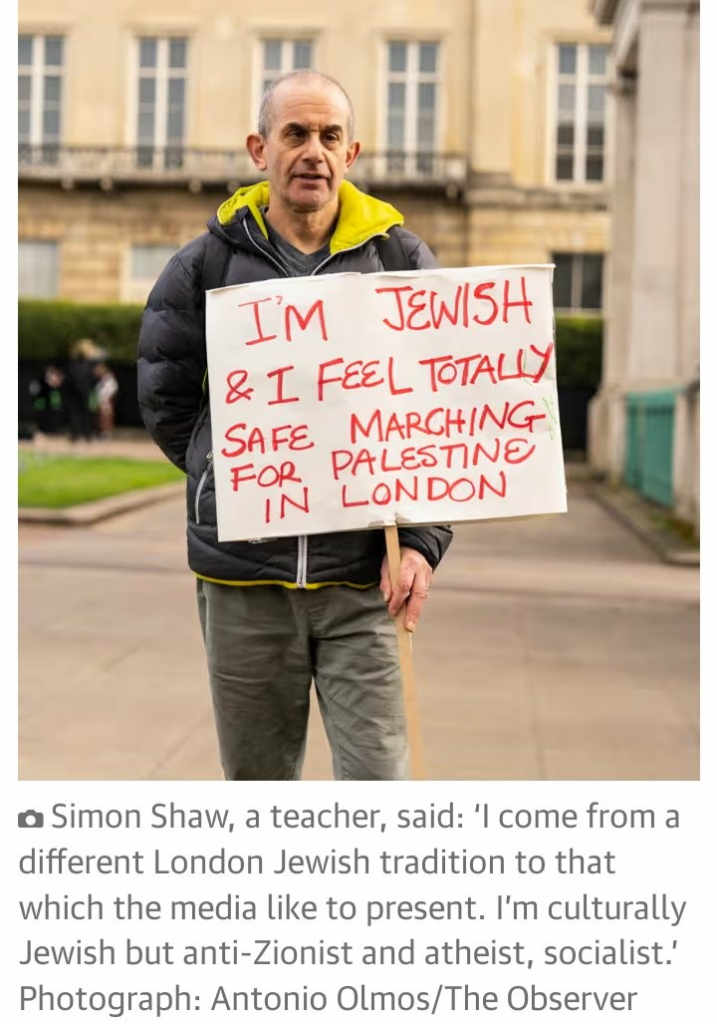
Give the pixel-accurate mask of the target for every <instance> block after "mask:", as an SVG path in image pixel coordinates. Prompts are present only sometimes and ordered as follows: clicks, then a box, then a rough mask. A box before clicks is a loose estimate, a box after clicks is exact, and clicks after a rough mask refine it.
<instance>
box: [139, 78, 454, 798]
mask: <svg viewBox="0 0 717 1024" xmlns="http://www.w3.org/2000/svg"><path fill="white" fill-rule="evenodd" d="M359 148H360V146H359V143H358V142H357V141H355V140H354V139H353V110H352V106H351V102H350V100H349V98H348V96H347V95H346V93H345V92H344V90H343V88H342V87H341V86H340V85H339V84H338V83H337V82H336V81H335V80H333V79H331V78H329V77H327V76H325V75H321V74H319V73H316V72H295V73H291V74H289V75H286V76H284V77H283V78H281V79H279V81H278V82H276V83H275V84H274V85H273V86H272V87H271V88H270V90H269V91H268V92H267V95H266V96H265V97H264V101H263V103H262V108H261V113H260V117H259V125H258V130H257V132H256V133H255V134H252V135H250V136H249V138H248V140H247V149H248V151H249V154H250V155H251V158H252V160H253V161H254V163H255V164H256V166H257V168H259V170H260V171H261V172H262V173H265V174H266V178H267V180H266V181H264V182H262V183H261V184H258V185H255V186H251V187H249V188H242V189H240V190H239V191H238V192H237V193H235V195H233V196H232V197H231V199H229V200H227V201H226V202H225V203H224V204H223V205H222V206H221V207H220V208H219V211H218V213H217V215H216V217H214V218H212V220H210V222H209V232H211V233H212V234H213V235H215V236H216V237H218V238H219V239H221V240H222V241H223V243H225V247H226V254H227V255H226V261H225V270H226V273H225V275H224V278H223V283H224V284H226V285H232V284H239V283H246V282H251V281H261V280H265V279H268V278H275V277H277V276H286V277H291V276H304V275H308V274H314V273H319V274H329V273H342V272H346V271H354V272H356V271H358V272H360V273H371V272H375V271H380V270H383V269H384V267H383V265H382V263H381V260H380V258H379V253H378V249H377V246H376V239H377V238H379V237H381V236H385V235H386V233H387V232H388V231H389V229H393V230H394V231H399V232H400V233H401V242H402V247H403V249H404V250H405V252H406V254H407V262H408V264H409V265H410V267H411V268H413V269H420V268H423V267H434V266H435V265H436V264H435V260H434V258H433V256H432V254H431V252H430V250H429V249H428V248H427V247H426V246H425V244H424V243H423V242H421V241H420V239H418V238H417V237H416V236H415V235H412V234H410V233H409V232H408V231H405V230H404V229H403V228H401V227H400V225H401V224H402V222H403V218H402V217H401V215H400V214H399V213H398V212H397V211H396V210H395V209H394V208H393V207H392V206H390V205H388V204H387V203H383V202H379V201H378V200H375V199H373V198H372V197H370V196H367V195H365V194H363V193H362V192H359V191H358V190H357V189H356V188H355V187H354V186H353V185H351V184H350V183H348V182H346V181H344V175H345V173H346V171H347V170H348V168H349V167H351V165H352V164H353V163H354V161H355V160H356V157H357V156H358V153H359ZM209 238H210V236H209V233H206V234H205V235H203V236H201V237H200V238H198V239H195V240H194V241H192V242H190V243H189V244H188V245H187V246H185V247H184V248H183V249H182V250H181V251H180V252H179V253H177V255H176V256H175V257H174V258H173V259H172V260H171V261H170V263H169V265H168V266H167V268H166V269H165V270H164V272H163V274H162V275H161V277H160V278H159V280H158V282H157V284H156V285H155V287H154V289H153V291H152V293H151V295H150V297H149V300H148V304H147V309H146V310H145V314H144V318H143V323H142V331H141V336H140V344H139V361H138V373H139V400H140V407H141V409H142V414H143V417H144V421H145V423H146V425H147V428H148V429H149V431H150V433H151V434H152V436H153V438H154V439H155V441H156V442H157V444H158V445H159V446H160V447H161V448H162V450H163V451H164V452H165V454H166V455H167V457H168V458H169V459H171V460H172V462H174V463H175V464H176V465H177V466H179V467H181V468H182V469H183V470H184V471H185V472H186V473H187V518H188V548H189V564H190V567H191V568H192V569H193V570H194V572H195V574H196V575H197V592H198V603H199V614H200V620H201V624H202V630H203V634H204V641H205V645H206V649H207V659H208V665H209V678H210V685H211V690H212V699H213V703H214V711H215V718H216V724H217V731H218V736H219V747H220V753H221V759H222V765H223V768H224V773H225V776H226V778H227V779H294V778H299V777H300V772H301V765H302V761H303V756H304V747H305V742H306V726H307V718H308V710H309V690H310V686H311V682H312V679H313V681H314V683H315V685H316V693H317V698H318V702H319V707H320V709H321V713H322V716H323V720H324V725H325V728H326V732H327V736H328V739H329V742H330V745H331V750H332V755H333V763H334V774H335V776H336V778H339V779H401V778H405V777H406V772H407V744H406V728H405V720H404V712H403V700H402V692H401V678H400V671H399V667H398V657H397V649H396V637H395V630H394V626H393V623H392V621H391V618H390V616H391V615H394V616H395V615H396V614H397V613H398V612H399V610H400V609H401V608H402V606H403V605H404V604H405V615H406V626H407V628H408V629H409V630H412V629H413V628H414V627H415V624H416V622H417V621H418V617H419V615H420V614H421V609H422V606H423V603H424V601H425V599H426V596H427V594H428V587H429V583H430V579H431V573H432V571H433V569H435V567H436V565H437V564H438V562H439V560H440V558H441V556H442V555H443V553H444V551H445V550H446V548H447V547H448V544H449V542H450V529H449V528H448V527H432V528H408V529H403V528H402V529H401V530H400V534H399V536H400V543H401V568H400V575H399V580H398V584H397V587H396V588H395V590H392V587H391V584H390V581H389V578H388V567H387V561H386V549H385V541H384V535H383V532H382V531H380V530H367V531H353V532H346V533H334V534H325V535H312V536H310V537H294V538H280V539H272V540H267V541H263V542H259V543H251V542H232V543H219V541H218V540H217V529H216V507H215V500H214V480H213V472H212V439H211V435H210V421H209V409H208V407H207V397H206V381H205V374H206V365H207V364H206V346H205V337H204V289H205V288H206V287H216V286H217V284H218V282H215V283H214V284H212V285H209V286H207V284H206V282H205V277H206V275H205V269H204V268H205V260H206V258H207V249H208V246H209V245H210V244H214V243H210V241H209ZM262 584H263V585H262ZM382 598H383V600H382ZM386 604H387V606H388V613H390V614H387V611H386Z"/></svg>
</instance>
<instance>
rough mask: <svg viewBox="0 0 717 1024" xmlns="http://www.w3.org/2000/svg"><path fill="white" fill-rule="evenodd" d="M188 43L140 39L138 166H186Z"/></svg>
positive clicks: (153, 38)
mask: <svg viewBox="0 0 717 1024" xmlns="http://www.w3.org/2000/svg"><path fill="white" fill-rule="evenodd" d="M186 92H187V40H186V39H179V38H177V39H172V38H170V39H159V38H156V37H153V36H144V37H143V38H141V39H138V40H137V95H136V104H137V122H136V128H137V134H136V145H137V166H138V167H153V168H155V169H160V168H167V169H171V168H176V167H181V166H182V161H183V156H184V152H183V151H184V138H185V129H186V125H185V122H186Z"/></svg>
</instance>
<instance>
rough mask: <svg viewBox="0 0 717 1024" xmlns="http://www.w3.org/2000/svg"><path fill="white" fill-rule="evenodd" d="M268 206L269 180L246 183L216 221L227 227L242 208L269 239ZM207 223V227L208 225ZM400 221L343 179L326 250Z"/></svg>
mask: <svg viewBox="0 0 717 1024" xmlns="http://www.w3.org/2000/svg"><path fill="white" fill-rule="evenodd" d="M268 205H269V182H268V181H261V182H259V184H257V185H248V186H247V187H245V188H240V189H238V190H237V191H236V192H235V193H234V195H233V196H231V197H230V198H229V199H227V200H226V201H225V202H223V203H222V205H221V206H220V207H219V209H218V210H217V215H216V222H215V223H217V225H218V227H219V228H220V229H226V228H229V227H230V225H231V224H233V223H234V221H235V220H236V219H237V217H238V216H239V215H240V214H241V212H242V211H246V213H245V214H244V216H247V215H248V214H251V216H252V217H253V218H254V220H255V221H256V223H257V225H258V226H259V229H260V231H261V233H262V234H263V235H264V237H265V238H268V234H267V230H266V225H265V224H264V218H263V217H262V214H261V208H262V206H268ZM211 223H212V222H210V226H211ZM401 224H403V215H402V214H400V213H399V212H398V210H397V209H396V208H395V207H393V206H391V204H390V203H385V202H383V201H382V200H381V199H375V198H374V197H373V196H370V195H367V194H366V193H365V192H361V190H360V189H358V188H356V186H355V185H352V184H351V182H350V181H343V182H342V183H341V185H340V186H339V219H338V221H337V224H336V229H335V230H334V233H333V235H332V236H331V241H330V243H329V249H330V251H331V254H332V255H334V254H335V253H338V252H342V251H343V250H345V249H353V248H355V247H356V246H359V245H363V243H364V242H366V241H368V239H369V238H374V237H375V236H376V235H385V234H386V232H387V231H388V229H389V228H392V227H395V226H397V225H401Z"/></svg>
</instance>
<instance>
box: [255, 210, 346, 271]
mask: <svg viewBox="0 0 717 1024" xmlns="http://www.w3.org/2000/svg"><path fill="white" fill-rule="evenodd" d="M266 209H267V208H266V207H265V208H264V209H263V210H262V211H261V212H262V213H263V214H264V215H265V216H264V224H265V225H266V231H267V234H268V236H269V241H270V242H271V244H272V245H273V247H274V248H275V249H276V252H277V254H278V255H279V257H280V259H281V262H282V263H283V264H284V266H285V267H286V270H287V272H288V274H289V276H290V277H308V276H309V275H310V274H313V272H314V271H315V270H316V268H317V267H318V266H319V264H321V263H323V262H324V260H326V259H328V258H329V256H330V255H331V250H330V249H329V246H328V244H326V245H322V247H321V248H320V249H318V250H317V251H316V252H309V253H306V252H302V251H301V249H297V248H296V247H295V246H293V245H292V244H291V242H287V240H286V239H285V238H284V237H283V236H282V235H280V234H279V233H278V231H275V230H274V228H273V227H272V226H271V224H270V223H269V222H268V220H267V219H266Z"/></svg>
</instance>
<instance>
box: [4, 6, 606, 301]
mask: <svg viewBox="0 0 717 1024" xmlns="http://www.w3.org/2000/svg"><path fill="white" fill-rule="evenodd" d="M19 33H20V43H19V88H18V94H19V118H20V135H19V171H20V191H19V229H20V252H19V263H20V294H21V295H35V296H48V297H49V296H58V297H62V298H66V299H74V300H80V301H97V302H99V301H140V302H141V301H143V300H144V298H145V296H146V294H147V291H148V290H149V287H150V286H151V284H152V281H153V279H154V277H155V276H156V274H157V273H158V272H159V269H161V266H163V265H164V263H165V262H166V260H167V259H168V258H169V255H170V254H171V252H172V251H174V250H175V249H176V248H177V247H179V246H180V245H182V244H183V243H184V242H186V241H187V240H188V239H190V238H191V237H193V236H194V235H196V234H197V233H199V232H200V231H201V230H202V229H203V227H204V225H205V223H206V221H207V219H208V217H209V216H210V215H211V213H212V212H213V211H214V209H216V207H217V205H218V204H219V203H220V202H221V201H222V200H223V199H224V198H226V196H227V193H228V192H231V191H233V190H234V189H235V188H236V187H238V185H240V184H241V185H246V184H250V183H251V182H252V181H255V180H257V177H256V171H255V169H254V168H253V166H252V165H251V164H250V162H249V160H248V157H247V156H246V154H245V151H244V139H245V138H246V136H247V134H248V133H249V132H250V131H251V130H252V129H253V126H254V123H255V118H256V113H257V109H258V103H259V98H260V95H261V92H262V89H263V87H264V84H265V83H266V82H267V81H269V80H270V79H271V78H272V77H274V76H275V75H278V74H280V73H282V72H283V71H287V70H291V69H293V68H297V67H316V68H319V69H320V70H323V71H325V72H327V73H329V74H332V75H335V76H336V77H338V78H339V79H340V80H341V81H342V83H343V84H344V85H345V87H346V89H347V90H348V92H349V93H350V94H351V96H352V97H353V100H354V103H355V107H356V121H357V136H358V137H359V138H360V139H361V141H362V144H363V152H362V155H361V157H360V158H359V161H358V162H357V164H356V166H355V169H353V170H352V173H351V176H352V179H353V180H354V181H355V183H356V184H358V185H359V186H360V187H365V188H367V189H370V190H371V191H373V192H374V193H375V194H377V195H379V196H381V197H382V198H386V199H388V200H389V201H391V202H393V203H394V204H395V205H396V206H397V207H398V208H399V209H401V211H402V212H403V213H404V214H405V217H406V223H407V225H408V226H409V227H410V228H411V229H413V230H415V231H417V232H418V233H419V234H421V235H422V236H424V237H425V238H426V240H427V241H428V243H429V244H430V245H431V246H432V247H433V248H434V249H435V251H436V253H437V255H438V258H439V260H440V261H441V263H443V264H444V265H446V266H465V265H479V264H504V263H530V262H540V263H544V262H552V261H554V262H555V263H556V304H557V305H558V306H559V307H560V308H564V309H569V310H571V311H573V312H576V311H584V312H587V313H588V314H591V313H595V312H598V311H599V309H600V306H601V303H602V275H603V262H604V259H605V255H606V252H607V238H608V213H607V187H606V167H607V161H608V158H609V147H610V133H609V131H607V130H606V129H607V124H608V121H609V116H610V110H609V106H610V97H609V95H608V93H607V88H606V84H607V74H608V68H607V52H608V44H609V40H610V35H611V33H610V30H609V29H606V28H603V27H600V26H599V25H598V24H597V23H596V21H595V19H594V18H593V17H592V16H591V14H590V11H589V10H588V9H587V6H586V4H585V3H582V2H578V0H440V2H439V0H410V2H409V0H364V2H363V3H361V4H354V3H336V2H328V0H305V2H304V3H302V5H301V9H300V11H299V10H298V9H297V8H296V6H295V5H294V4H292V3H290V2H289V0H265V2H264V3H262V4H261V5H258V6H255V7H249V6H248V5H230V4H227V3H226V2H225V0H184V3H182V4H181V5H177V4H176V3H175V2H174V0H145V2H140V0H104V2H103V3H102V4H96V3H90V2H89V0H66V2H65V3H63V4H62V5H59V4H57V2H56V0H21V3H20V11H19Z"/></svg>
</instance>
